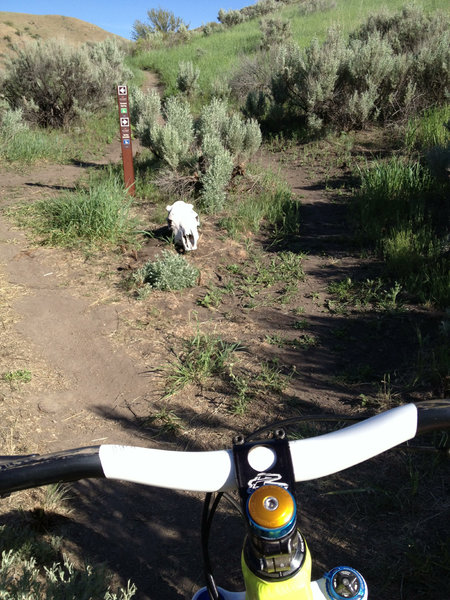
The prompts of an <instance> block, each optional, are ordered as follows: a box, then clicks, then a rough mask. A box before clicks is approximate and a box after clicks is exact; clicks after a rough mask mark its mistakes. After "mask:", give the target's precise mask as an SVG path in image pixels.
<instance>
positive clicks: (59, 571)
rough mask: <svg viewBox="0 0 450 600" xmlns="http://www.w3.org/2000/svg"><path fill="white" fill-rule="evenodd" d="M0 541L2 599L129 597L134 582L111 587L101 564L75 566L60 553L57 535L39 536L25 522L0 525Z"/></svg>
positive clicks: (128, 599) (108, 599)
mask: <svg viewBox="0 0 450 600" xmlns="http://www.w3.org/2000/svg"><path fill="white" fill-rule="evenodd" d="M0 531H1V534H2V541H1V544H0V550H1V566H0V590H1V597H2V598H4V599H5V600H35V599H36V598H45V599H46V600H60V599H61V598H90V599H92V600H131V598H133V596H134V595H135V593H136V586H135V585H134V584H132V583H130V582H128V584H127V587H126V589H123V588H120V589H119V590H117V591H116V592H114V591H112V589H111V579H112V577H111V575H110V574H109V573H108V572H107V571H106V569H105V567H104V566H103V565H95V567H94V566H92V565H90V564H82V565H81V566H80V567H79V566H75V565H74V564H73V562H72V561H71V560H70V559H69V557H68V556H66V555H62V556H61V554H60V548H59V546H60V544H61V542H60V539H59V538H50V539H49V540H48V539H43V538H42V536H37V534H36V532H35V531H34V530H33V529H32V528H31V527H30V526H29V525H27V524H26V523H23V524H22V527H21V528H20V529H18V528H15V529H13V528H12V527H9V526H6V525H4V526H2V527H1V528H0Z"/></svg>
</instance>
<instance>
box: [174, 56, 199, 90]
mask: <svg viewBox="0 0 450 600" xmlns="http://www.w3.org/2000/svg"><path fill="white" fill-rule="evenodd" d="M199 76H200V69H199V68H198V67H194V65H193V63H192V61H190V60H188V61H182V62H180V64H179V65H178V75H177V88H178V89H179V90H180V92H183V93H184V94H187V95H188V96H191V95H192V94H193V93H194V92H195V91H196V90H197V89H198V78H199Z"/></svg>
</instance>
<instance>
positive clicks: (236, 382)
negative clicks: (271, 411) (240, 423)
mask: <svg viewBox="0 0 450 600" xmlns="http://www.w3.org/2000/svg"><path fill="white" fill-rule="evenodd" d="M228 375H229V377H230V380H231V383H232V384H233V387H234V389H235V392H236V396H234V397H233V405H232V412H233V413H234V414H236V415H243V414H244V413H245V411H246V409H247V406H248V403H249V402H250V401H251V399H252V392H251V385H250V380H249V379H248V378H247V377H245V376H242V375H235V374H234V373H233V371H232V370H231V369H230V371H229V374H228Z"/></svg>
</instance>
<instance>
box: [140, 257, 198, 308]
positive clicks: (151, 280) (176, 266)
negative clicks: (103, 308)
mask: <svg viewBox="0 0 450 600" xmlns="http://www.w3.org/2000/svg"><path fill="white" fill-rule="evenodd" d="M198 276H199V270H198V269H197V268H196V267H194V266H192V265H190V264H189V263H188V262H187V261H186V259H185V258H184V257H183V256H181V255H180V254H175V253H173V252H169V251H168V250H163V251H162V253H161V257H160V258H158V259H156V260H154V261H150V262H148V263H147V264H145V265H144V266H143V267H140V268H139V269H137V270H136V271H135V272H134V273H133V275H132V276H131V278H130V281H129V284H130V287H131V288H133V289H136V288H137V289H138V293H139V296H140V298H143V297H145V296H146V295H148V293H149V292H150V291H151V290H152V289H153V290H161V291H168V290H170V291H172V290H183V289H185V288H189V287H194V286H195V285H197V281H198Z"/></svg>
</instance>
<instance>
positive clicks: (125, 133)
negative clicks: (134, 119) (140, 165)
mask: <svg viewBox="0 0 450 600" xmlns="http://www.w3.org/2000/svg"><path fill="white" fill-rule="evenodd" d="M117 101H118V104H119V125H120V145H121V147H122V162H123V179H124V181H125V187H126V188H127V190H128V193H129V194H130V196H134V194H135V193H136V184H135V179H134V167H133V148H132V146H131V123H130V107H129V104H128V87H127V86H126V85H118V86H117Z"/></svg>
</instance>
